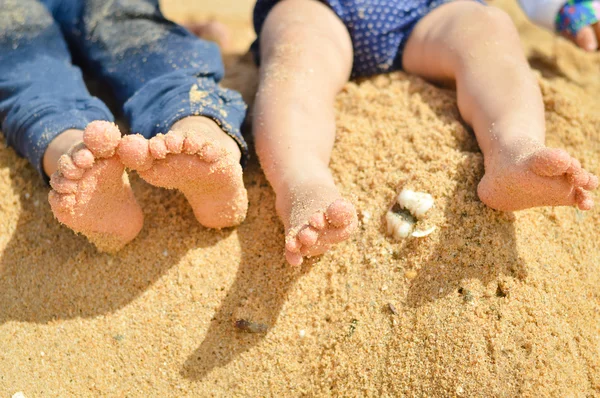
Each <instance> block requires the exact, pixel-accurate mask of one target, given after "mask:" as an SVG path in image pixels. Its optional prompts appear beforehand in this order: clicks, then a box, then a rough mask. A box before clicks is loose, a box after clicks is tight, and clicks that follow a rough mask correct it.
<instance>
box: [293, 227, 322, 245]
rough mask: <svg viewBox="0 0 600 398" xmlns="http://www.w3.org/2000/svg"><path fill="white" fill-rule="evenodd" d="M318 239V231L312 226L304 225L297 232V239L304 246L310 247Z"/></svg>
mask: <svg viewBox="0 0 600 398" xmlns="http://www.w3.org/2000/svg"><path fill="white" fill-rule="evenodd" d="M318 239H319V233H318V232H317V231H316V230H314V229H313V228H311V227H309V226H306V227H304V228H302V229H301V230H300V232H298V240H299V241H300V243H302V245H303V246H305V247H311V246H313V245H314V244H315V243H317V240H318Z"/></svg>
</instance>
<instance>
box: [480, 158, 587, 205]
mask: <svg viewBox="0 0 600 398" xmlns="http://www.w3.org/2000/svg"><path fill="white" fill-rule="evenodd" d="M597 187H598V178H597V177H596V176H595V175H593V174H591V173H589V172H588V171H586V170H585V169H583V168H582V167H581V163H580V162H579V161H578V160H577V159H575V158H572V157H571V156H570V155H569V154H568V153H567V152H566V151H564V150H562V149H551V148H544V147H542V148H540V149H537V150H535V151H534V152H532V153H528V154H525V155H523V156H514V155H513V156H506V157H503V156H497V157H495V158H493V159H492V161H491V162H488V164H486V172H485V175H484V177H483V179H482V180H481V182H480V183H479V187H478V194H479V197H480V198H481V200H482V201H483V202H484V203H485V204H487V205H488V206H490V207H492V208H494V209H498V210H504V211H514V210H521V209H526V208H530V207H537V206H573V205H575V206H577V207H579V208H580V209H581V210H589V209H591V208H592V206H593V205H594V201H593V199H592V195H591V193H590V191H591V190H593V189H596V188H597Z"/></svg>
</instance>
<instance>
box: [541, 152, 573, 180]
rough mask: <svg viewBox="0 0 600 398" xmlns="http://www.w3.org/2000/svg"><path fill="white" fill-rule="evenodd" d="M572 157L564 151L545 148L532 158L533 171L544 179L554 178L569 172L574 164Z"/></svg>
mask: <svg viewBox="0 0 600 398" xmlns="http://www.w3.org/2000/svg"><path fill="white" fill-rule="evenodd" d="M571 161H572V158H571V156H570V155H569V154H568V153H567V152H566V151H564V150H562V149H556V148H552V149H551V148H545V149H542V150H539V151H537V152H536V153H535V154H533V156H532V158H531V170H532V171H533V172H534V173H535V174H537V175H539V176H544V177H553V176H558V175H562V174H564V173H566V172H567V170H568V169H569V168H570V166H571V164H572V162H571Z"/></svg>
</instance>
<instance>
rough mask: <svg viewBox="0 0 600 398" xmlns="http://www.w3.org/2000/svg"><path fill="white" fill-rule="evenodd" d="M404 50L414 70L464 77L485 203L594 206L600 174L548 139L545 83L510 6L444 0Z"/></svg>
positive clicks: (464, 108)
mask: <svg viewBox="0 0 600 398" xmlns="http://www.w3.org/2000/svg"><path fill="white" fill-rule="evenodd" d="M403 57H404V58H403V64H404V68H405V70H406V71H407V72H410V73H415V74H418V75H421V76H423V77H425V78H428V79H434V80H456V87H457V95H458V107H459V109H460V112H461V115H462V117H463V118H464V119H465V121H467V123H469V124H471V125H472V126H473V129H474V130H475V134H476V136H477V142H478V143H479V147H480V148H481V151H482V152H483V156H484V160H485V175H484V177H483V179H482V180H481V182H480V184H479V187H478V194H479V198H480V199H481V200H482V202H484V203H485V204H486V205H488V206H490V207H492V208H494V209H498V210H504V211H513V210H521V209H526V208H530V207H536V206H561V205H566V206H570V205H576V206H578V207H579V208H580V209H582V210H587V209H590V208H591V207H592V206H593V200H592V197H591V194H590V192H589V191H590V190H592V189H595V188H596V187H597V186H598V178H597V177H595V176H594V175H592V174H590V173H588V172H587V171H585V170H584V169H583V168H582V167H581V164H580V163H579V161H578V160H576V159H574V158H572V157H571V156H570V155H569V154H568V153H567V152H565V151H564V150H562V149H550V148H546V146H545V125H544V105H543V102H542V97H541V94H540V90H539V87H538V85H537V82H536V81H535V78H534V76H533V74H532V73H531V70H530V69H529V65H528V64H527V60H526V59H525V56H524V54H523V51H522V49H521V44H520V41H519V37H518V34H517V31H516V29H515V28H514V25H513V24H512V22H511V20H510V18H509V17H508V16H507V15H506V14H505V13H504V12H502V11H500V10H498V9H496V8H493V7H486V6H483V5H481V4H477V3H474V2H467V1H456V2H453V3H448V4H445V5H443V6H440V7H439V8H437V9H435V10H434V11H432V12H431V13H430V14H428V15H427V16H426V17H425V18H423V19H422V20H421V21H420V22H419V23H418V24H417V26H416V27H415V30H414V31H413V33H412V34H411V36H410V38H409V41H408V43H407V45H406V47H405V50H404V55H403Z"/></svg>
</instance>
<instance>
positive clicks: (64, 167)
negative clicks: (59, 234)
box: [48, 121, 143, 251]
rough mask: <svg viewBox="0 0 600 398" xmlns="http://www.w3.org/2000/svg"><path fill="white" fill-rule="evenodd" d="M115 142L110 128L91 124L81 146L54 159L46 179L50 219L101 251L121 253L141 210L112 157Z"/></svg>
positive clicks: (113, 129)
mask: <svg viewBox="0 0 600 398" xmlns="http://www.w3.org/2000/svg"><path fill="white" fill-rule="evenodd" d="M120 140H121V133H120V132H119V129H118V127H117V126H116V125H114V124H113V123H109V122H104V121H97V122H92V123H90V124H89V125H88V126H87V127H86V129H85V132H84V135H83V143H81V144H78V145H75V146H74V147H73V148H72V149H71V150H70V151H69V153H68V154H66V155H63V156H62V157H61V158H60V159H59V161H58V170H57V171H56V173H54V174H53V175H52V177H51V179H50V185H51V186H52V190H51V191H50V193H49V195H48V200H49V202H50V206H51V207H52V212H53V213H54V216H55V217H56V218H57V219H58V221H60V222H61V223H63V224H65V225H66V226H67V227H69V228H71V229H72V230H73V231H75V232H79V233H82V234H83V235H85V236H86V237H87V238H88V239H89V240H90V241H91V242H92V243H94V244H95V245H96V247H98V249H99V250H101V251H116V250H119V249H121V248H122V247H123V246H124V245H125V244H127V243H128V242H129V241H131V240H132V239H134V238H135V237H136V236H137V234H138V233H139V232H140V230H141V228H142V225H143V214H142V210H141V208H140V206H139V205H138V203H137V202H136V200H135V198H134V196H133V192H132V191H131V186H130V185H129V179H128V177H127V174H126V173H125V170H124V167H123V165H122V164H121V162H120V161H119V159H118V157H117V156H115V150H116V148H117V146H118V144H119V141H120Z"/></svg>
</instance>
